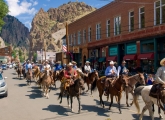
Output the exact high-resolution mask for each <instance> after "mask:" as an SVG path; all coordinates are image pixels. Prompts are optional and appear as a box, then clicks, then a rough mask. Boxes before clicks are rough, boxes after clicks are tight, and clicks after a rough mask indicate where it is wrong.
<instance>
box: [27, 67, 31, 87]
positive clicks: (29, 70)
mask: <svg viewBox="0 0 165 120" xmlns="http://www.w3.org/2000/svg"><path fill="white" fill-rule="evenodd" d="M26 80H27V85H31V81H32V69H30V68H28V71H27V73H26Z"/></svg>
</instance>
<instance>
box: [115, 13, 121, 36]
mask: <svg viewBox="0 0 165 120" xmlns="http://www.w3.org/2000/svg"><path fill="white" fill-rule="evenodd" d="M114 28H115V29H114V35H119V34H121V16H118V17H116V18H115V19H114Z"/></svg>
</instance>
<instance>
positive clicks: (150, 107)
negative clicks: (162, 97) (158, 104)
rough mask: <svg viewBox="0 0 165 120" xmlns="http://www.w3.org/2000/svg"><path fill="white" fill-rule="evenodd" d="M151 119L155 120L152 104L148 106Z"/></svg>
mask: <svg viewBox="0 0 165 120" xmlns="http://www.w3.org/2000/svg"><path fill="white" fill-rule="evenodd" d="M147 108H148V110H149V114H150V116H151V119H152V120H154V113H153V111H152V104H149V105H147Z"/></svg>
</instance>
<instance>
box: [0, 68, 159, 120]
mask: <svg viewBox="0 0 165 120" xmlns="http://www.w3.org/2000/svg"><path fill="white" fill-rule="evenodd" d="M14 73H15V72H14V70H13V69H11V70H7V71H5V72H4V74H3V75H4V76H6V77H8V78H7V84H8V88H9V96H8V97H7V98H0V109H1V110H0V120H60V119H62V120H73V119H74V120H84V119H85V120H91V119H95V120H137V118H138V116H137V115H136V109H135V107H134V106H132V107H130V108H128V107H126V105H125V95H124V94H123V98H122V101H121V103H122V105H121V106H122V114H119V111H118V109H117V108H116V106H117V104H116V103H115V104H113V107H112V109H111V111H108V105H109V102H105V104H106V107H105V109H103V108H102V107H101V106H100V105H99V104H98V103H99V101H98V100H99V97H98V92H95V93H94V94H93V95H92V96H91V95H90V94H88V93H87V94H84V95H82V97H81V105H82V111H81V114H77V111H78V102H77V99H76V98H75V99H74V100H73V103H74V104H73V109H74V112H70V109H69V108H68V107H67V101H66V98H64V99H63V103H62V104H59V101H58V100H57V97H58V93H59V89H54V90H52V91H51V93H50V94H49V96H50V98H49V99H46V98H44V97H42V95H41V91H40V89H38V87H36V86H35V84H34V83H33V84H32V85H31V86H27V85H26V82H25V80H19V79H17V75H14ZM59 86H60V83H57V87H59ZM104 100H106V98H105V97H104ZM139 102H140V106H141V108H142V107H143V106H144V103H143V101H142V100H141V98H140V100H139ZM157 117H158V114H157V111H156V113H155V118H156V120H158V118H157ZM149 119H150V117H149V116H148V112H146V115H145V116H144V119H143V120H149Z"/></svg>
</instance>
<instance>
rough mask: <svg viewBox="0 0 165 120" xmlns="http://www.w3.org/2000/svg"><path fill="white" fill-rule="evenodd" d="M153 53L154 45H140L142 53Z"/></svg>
mask: <svg viewBox="0 0 165 120" xmlns="http://www.w3.org/2000/svg"><path fill="white" fill-rule="evenodd" d="M153 51H154V43H146V44H142V52H153Z"/></svg>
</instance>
